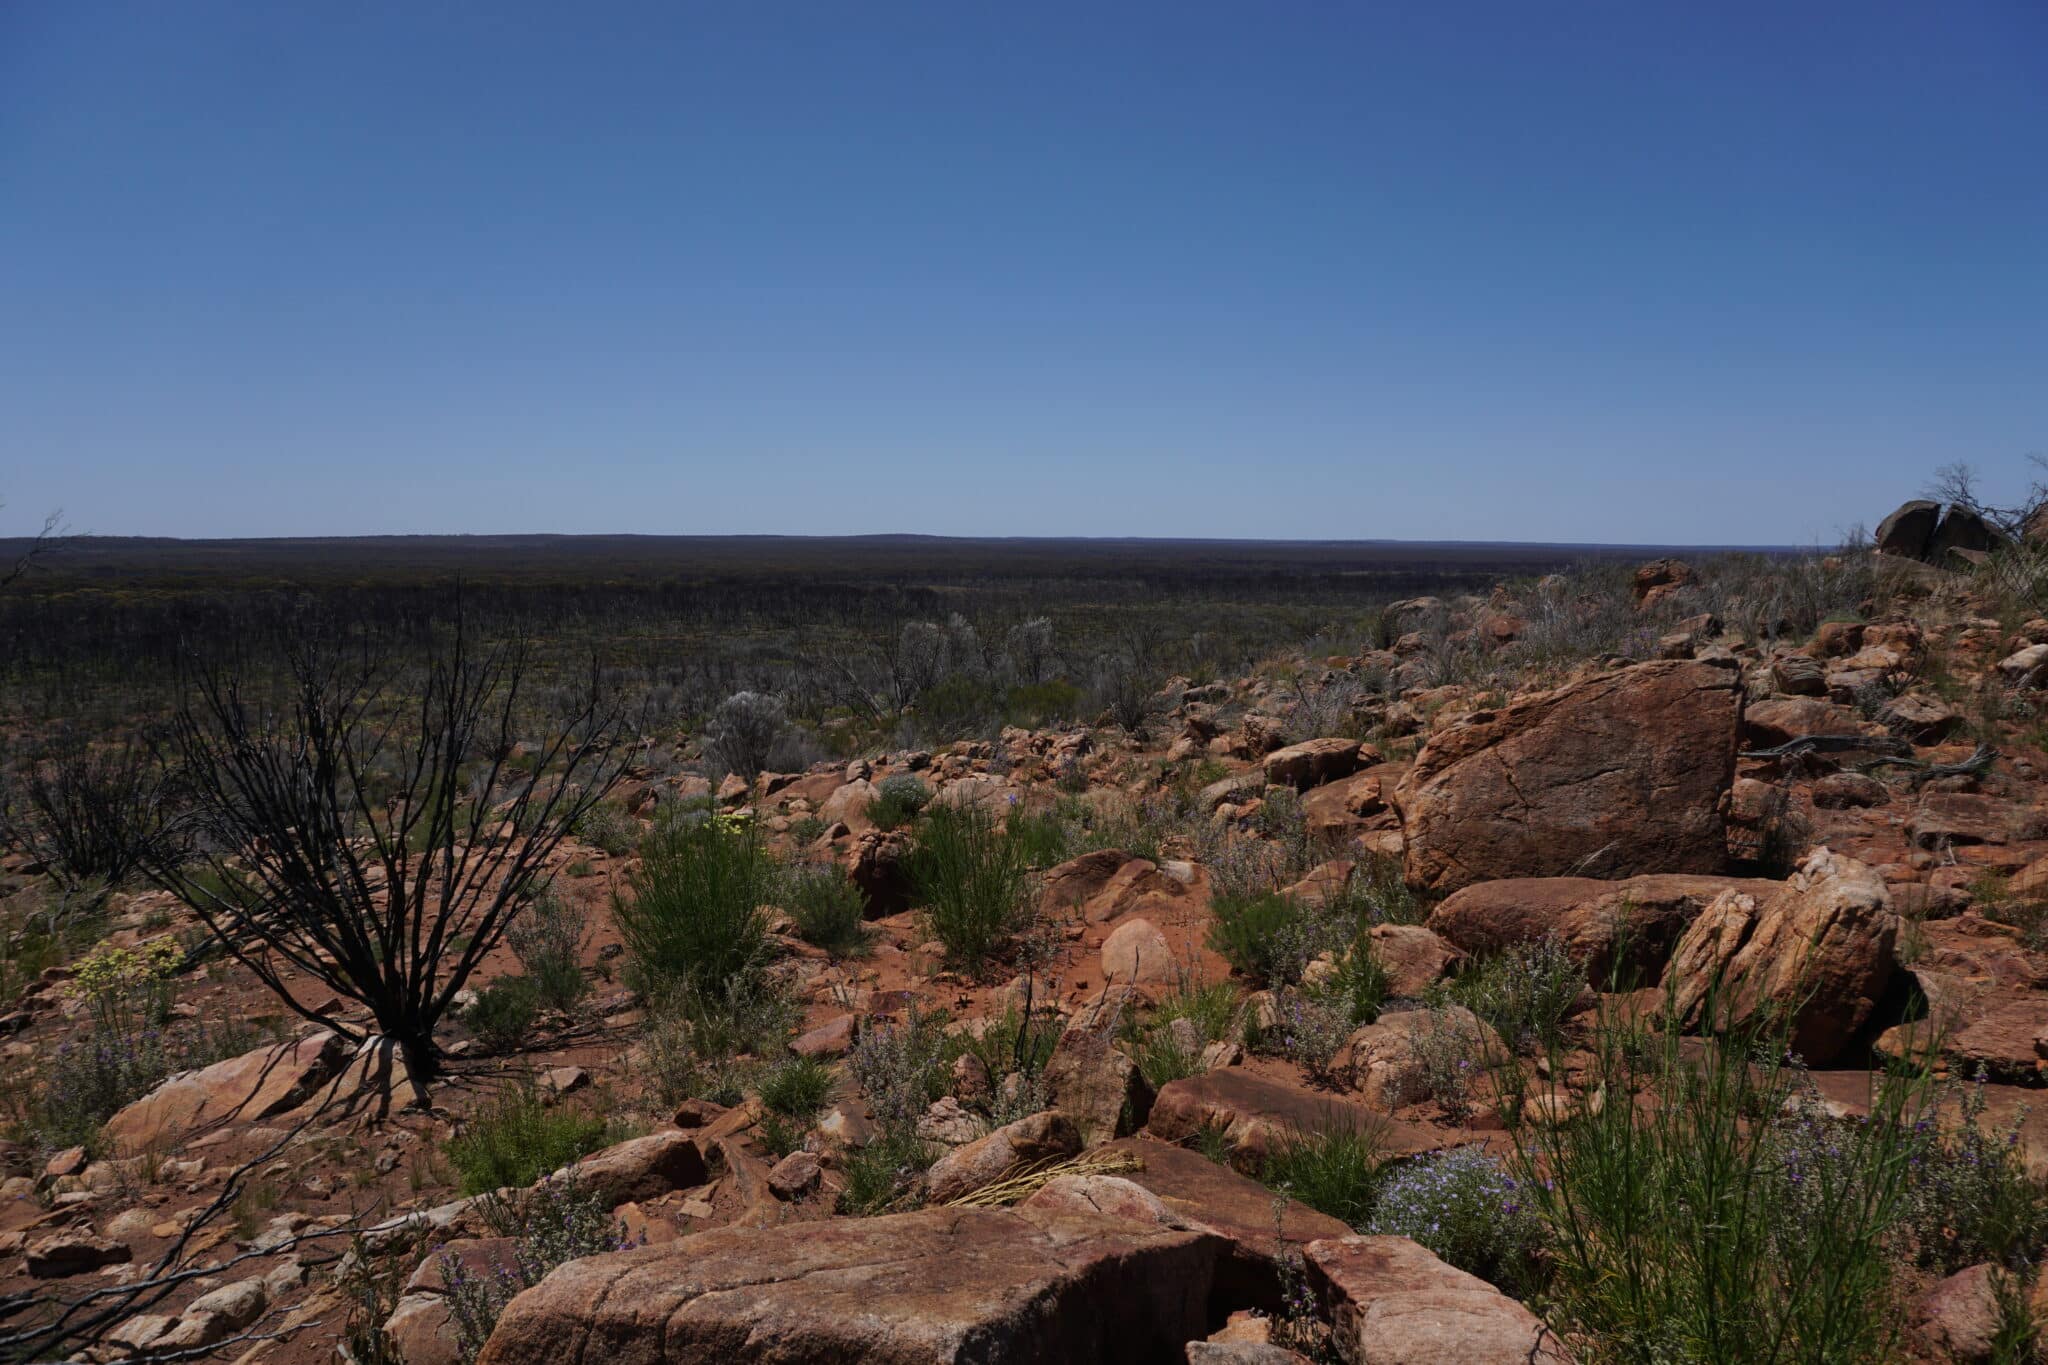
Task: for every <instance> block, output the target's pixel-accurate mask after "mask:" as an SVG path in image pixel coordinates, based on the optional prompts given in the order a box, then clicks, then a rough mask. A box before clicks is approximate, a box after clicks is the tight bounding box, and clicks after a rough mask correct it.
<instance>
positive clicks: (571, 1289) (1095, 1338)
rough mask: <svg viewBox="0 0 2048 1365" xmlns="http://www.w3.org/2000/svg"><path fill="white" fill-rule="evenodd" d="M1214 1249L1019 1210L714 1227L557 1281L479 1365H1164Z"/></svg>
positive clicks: (1210, 1267)
mask: <svg viewBox="0 0 2048 1365" xmlns="http://www.w3.org/2000/svg"><path fill="white" fill-rule="evenodd" d="M1219 1246H1220V1243H1219V1240H1218V1239H1217V1238H1216V1237H1215V1236H1213V1235H1212V1234H1209V1233H1203V1232H1190V1231H1181V1230H1176V1229H1170V1228H1160V1227H1154V1226H1145V1225H1143V1224H1138V1223H1132V1222H1127V1221H1124V1220H1121V1219H1112V1218H1101V1217H1094V1216H1089V1215H1084V1214H1078V1213H1071V1212H1046V1211H1038V1210H1029V1209H1025V1210H1012V1209H924V1210H921V1211H919V1212H916V1213H904V1214H895V1215H892V1216H889V1217H884V1218H868V1219H846V1220H831V1221H827V1222H820V1223H810V1224H806V1225H805V1227H804V1229H803V1231H802V1235H801V1236H793V1235H791V1232H790V1230H789V1229H787V1228H760V1229H737V1228H723V1229H718V1230H716V1231H711V1232H703V1233H698V1234H697V1235H695V1236H692V1237H684V1238H681V1239H679V1240H677V1241H674V1242H668V1243H664V1244H662V1245H659V1246H651V1247H644V1248H640V1249H638V1250H634V1251H624V1252H617V1253H614V1254H611V1255H605V1256H593V1257H589V1258H588V1259H585V1260H579V1261H572V1262H570V1263H569V1264H567V1265H565V1266H563V1267H561V1268H560V1269H559V1270H556V1271H555V1272H554V1273H553V1274H551V1275H549V1276H548V1277H547V1278H546V1279H545V1280H543V1281H542V1282H541V1283H540V1284H538V1285H536V1286H535V1287H534V1288H532V1289H530V1290H528V1291H526V1292H525V1293H523V1294H521V1295H520V1296H519V1297H518V1298H516V1299H514V1300H513V1301H512V1303H511V1304H510V1305H509V1306H508V1307H507V1308H506V1309H505V1312H504V1315H503V1316H502V1317H501V1318H500V1319H499V1320H498V1326H497V1329H496V1330H495V1331H494V1332H492V1334H491V1339H490V1341H489V1343H488V1344H487V1345H486V1346H485V1347H484V1350H483V1353H482V1355H481V1356H480V1357H479V1365H562V1362H565V1361H584V1362H598V1361H602V1362H604V1365H686V1362H699V1361H704V1362H719V1363H720V1365H731V1363H733V1362H744V1361H761V1362H775V1365H812V1363H813V1362H816V1363H818V1365H822V1363H823V1362H840V1361H855V1360H858V1361H864V1362H869V1365H949V1363H950V1362H967V1361H973V1362H977V1363H978V1365H1012V1363H1013V1362H1034V1363H1037V1362H1044V1365H1053V1363H1054V1362H1062V1363H1063V1362H1069V1361H1082V1360H1103V1361H1109V1360H1116V1361H1153V1360H1157V1361H1170V1360H1178V1359H1180V1358H1181V1357H1182V1352H1183V1350H1184V1347H1185V1345H1186V1343H1187V1342H1189V1341H1194V1340H1199V1339H1200V1338H1201V1337H1202V1336H1203V1335H1205V1332H1206V1328H1205V1326H1204V1321H1205V1312H1206V1308H1207V1305H1208V1300H1209V1295H1210V1285H1211V1279H1212V1276H1213V1273H1214V1269H1215V1262H1216V1256H1217V1252H1218V1249H1219Z"/></svg>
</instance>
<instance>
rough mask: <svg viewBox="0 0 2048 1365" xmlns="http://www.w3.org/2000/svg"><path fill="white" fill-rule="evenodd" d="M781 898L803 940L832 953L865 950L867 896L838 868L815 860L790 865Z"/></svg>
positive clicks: (853, 954) (851, 953)
mask: <svg viewBox="0 0 2048 1365" xmlns="http://www.w3.org/2000/svg"><path fill="white" fill-rule="evenodd" d="M783 900H784V902H785V905H786V908H787V909H788V910H789V917H790V918H791V919H793V920H795V921H796V932H797V936H798V937H799V938H801V939H803V941H804V942H806V943H810V944H815V945H816V946H818V947H820V948H823V949H824V950H825V951H826V952H828V953H831V954H832V955H833V956H834V957H856V956H859V955H860V954H862V953H864V952H866V951H867V949H868V932H867V923H866V921H867V898H866V897H865V896H863V895H862V894H861V891H860V888H859V887H857V886H855V885H854V884H853V883H852V882H851V881H850V880H848V879H847V876H846V874H845V873H844V872H842V871H841V870H840V869H839V868H837V867H834V866H831V865H829V864H817V863H805V864H801V865H799V866H797V867H794V868H792V869H791V870H790V873H789V884H788V889H787V890H786V891H785V892H784V893H783Z"/></svg>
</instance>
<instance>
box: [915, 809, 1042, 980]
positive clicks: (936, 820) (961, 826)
mask: <svg viewBox="0 0 2048 1365" xmlns="http://www.w3.org/2000/svg"><path fill="white" fill-rule="evenodd" d="M1030 874H1031V865H1030V863H1029V862H1028V861H1027V859H1026V857H1025V854H1024V850H1023V849H1022V848H1021V847H1020V846H1019V845H1018V844H1017V842H1016V840H1014V839H1012V838H1011V837H1010V836H1009V834H1008V833H1007V832H1006V831H1005V830H1004V829H1003V827H1002V824H1001V822H1000V821H999V820H998V819H997V818H996V817H995V816H994V815H991V814H989V813H988V812H987V811H984V810H982V809H980V808H979V807H977V806H969V807H966V808H964V809H954V808H951V807H944V806H942V807H938V808H935V809H933V810H932V811H931V812H930V813H929V814H928V815H926V816H925V819H924V821H923V824H922V826H921V828H920V832H919V836H918V843H917V847H916V849H914V850H913V851H912V853H911V856H910V877H911V882H912V884H913V885H914V886H915V887H916V889H917V894H918V897H919V899H920V900H921V901H922V902H923V903H924V912H925V919H926V922H927V923H928V924H929V925H930V926H931V931H932V933H933V935H934V936H935V937H937V938H938V940H939V942H941V943H942V944H944V945H945V947H946V954H947V956H948V957H949V958H950V959H952V960H953V961H954V962H956V963H959V964H962V965H967V966H972V965H976V964H979V963H981V962H983V961H985V960H986V959H987V958H988V957H989V956H990V955H991V954H992V953H994V952H995V951H996V949H997V948H999V947H1000V946H1001V945H1002V944H1003V943H1004V942H1005V941H1006V940H1007V939H1008V938H1009V936H1010V935H1011V934H1012V933H1013V932H1014V931H1015V930H1016V929H1017V928H1018V927H1020V926H1021V924H1022V923H1023V921H1024V919H1025V917H1026V914H1027V913H1028V909H1029V903H1028V900H1027V893H1028V892H1029V890H1030Z"/></svg>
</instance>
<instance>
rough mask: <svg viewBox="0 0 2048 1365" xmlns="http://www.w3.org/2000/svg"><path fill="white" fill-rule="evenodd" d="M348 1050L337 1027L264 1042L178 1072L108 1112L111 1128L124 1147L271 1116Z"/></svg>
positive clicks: (110, 1136) (112, 1139) (112, 1138)
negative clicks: (266, 1044)
mask: <svg viewBox="0 0 2048 1365" xmlns="http://www.w3.org/2000/svg"><path fill="white" fill-rule="evenodd" d="M347 1057H348V1048H347V1047H346V1045H344V1044H343V1043H342V1041H341V1039H340V1038H338V1037H336V1036H335V1035H334V1034H332V1033H316V1034H314V1035H312V1036H311V1037H308V1038H302V1039H300V1040H298V1041H297V1042H292V1043H279V1044H276V1045H275V1046H272V1047H261V1048H257V1049H256V1050H255V1051H253V1052H247V1053H244V1054H242V1055H241V1056H239V1057H231V1058H229V1059H228V1060H227V1061H224V1062H216V1063H214V1064H213V1065H212V1066H209V1067H206V1068H205V1069H203V1070H200V1071H188V1072H185V1073H183V1074H182V1075H178V1076H173V1077H172V1078H171V1079H169V1080H167V1081H165V1082H164V1083H163V1084H162V1085H160V1086H158V1087H157V1088H156V1089H154V1090H152V1091H150V1092H149V1093H148V1094H147V1095H145V1096H143V1097H142V1098H141V1099H139V1100H136V1101H135V1102H134V1103H133V1104H130V1105H128V1106H127V1107H126V1108H124V1109H122V1110H121V1111H120V1112H119V1113H117V1114H115V1115H114V1116H113V1117H112V1118H111V1119H109V1120H107V1126H106V1129H105V1132H104V1136H105V1138H106V1141H107V1142H108V1143H110V1144H111V1145H112V1146H113V1147H114V1148H116V1149H117V1150H120V1151H141V1150H143V1149H144V1148H148V1147H156V1146H160V1145H164V1144H175V1143H178V1142H181V1141H183V1140H184V1139H186V1138H189V1137H192V1136H195V1135H196V1134H198V1133H199V1132H201V1131H203V1130H205V1129H209V1128H215V1127H218V1126H220V1125H222V1124H225V1123H232V1122H251V1121H254V1120H256V1119H265V1118H269V1117H271V1116H272V1115H274V1114H281V1113H283V1112H284V1111H286V1110H287V1109H290V1108H292V1107H293V1106H294V1105H296V1104H299V1103H300V1102H301V1101H303V1100H305V1099H306V1098H307V1097H308V1096H309V1095H311V1094H312V1093H313V1091H314V1090H315V1089H316V1088H317V1087H318V1086H319V1085H320V1083H321V1082H322V1081H325V1080H326V1079H327V1078H328V1077H329V1076H330V1075H332V1074H333V1073H334V1071H335V1070H336V1068H338V1067H339V1066H340V1065H341V1064H342V1062H343V1061H344V1060H346V1058H347Z"/></svg>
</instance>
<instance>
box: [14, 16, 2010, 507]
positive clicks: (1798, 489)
mask: <svg viewBox="0 0 2048 1365" xmlns="http://www.w3.org/2000/svg"><path fill="white" fill-rule="evenodd" d="M2044 451H2048V5H2043V4H2042V3H2041V0H2006V2H2005V3H1992V2H1985V3H1978V2H1977V0H1943V3H1930V2H1929V0H1798V2H1797V3H1792V4H1786V3H1782V0H1770V2H1769V3H1759V2H1752V0H1720V2H1718V3H1711V4H1707V3H1680V2H1678V0H1672V2H1670V3H1666V2H1665V0H1615V2H1614V3H1590V2H1589V3H1580V2H1579V0H1560V3H1552V4H1537V3H1531V2H1530V0H1492V2H1490V3H1456V2H1455V0H1447V2H1446V3H1441V4H1438V3H1407V2H1404V3H1399V4H1393V3H1385V4H1378V3H1364V0H1356V2H1353V3H1334V4H1333V3H1314V4H1309V3H1277V4H1253V3H1249V2H1248V0H1233V2H1232V3H1225V4H1212V3H1190V2H1189V0H1173V2H1172V3H1162V4H1157V5H1139V4H1101V3H1093V4H1087V5H1080V4H1066V3H1046V2H1044V0H1035V2H1034V3H1029V4H1024V3H1007V4H980V3H966V4H961V3H946V4H939V3H931V4H925V5H918V6H902V5H893V4H887V3H858V4H849V3H845V0H830V3H820V4H815V5H809V4H795V3H788V4H785V3H775V2H774V0H763V3H725V4H715V5H700V4H688V3H679V2H676V0H669V2H666V3H659V4H646V5H627V4H610V3H591V4H581V5H567V4H561V3H546V4H540V3H534V4H512V3H484V2H483V0H477V3H423V2H422V0H405V2H404V3H399V2H397V0H348V2H347V3H338V4H337V3H325V4H314V3H290V2H287V3H279V4H267V3H249V0H236V3H207V2H206V0H178V3H163V2H162V0H140V2H139V3H134V4H115V3H102V2H101V0H8V2H7V3H4V4H0V497H4V498H5V500H6V502H7V504H8V506H7V507H6V509H5V510H4V511H0V534H6V533H14V534H19V533H21V532H24V531H27V530H30V529H33V526H34V524H35V523H36V522H38V521H39V520H40V517H41V514H42V512H44V511H45V510H47V509H48V508H51V507H56V506H61V507H62V508H63V509H64V510H65V512H66V514H67V518H68V520H69V521H70V522H71V523H72V525H73V526H74V527H76V528H77V529H80V530H86V531H94V532H100V533H105V534H130V533H134V534H161V535H188V536H200V535H299V534H352V533H370V532H440V531H564V532H575V531H641V532H678V533H683V532H738V531H745V532H756V531H759V532H774V531H780V532H804V533H842V532H875V531H924V532H936V533H955V534H1019V535H1029V534H1082V535H1166V536H1173V535H1222V536H1259V537H1266V536H1303V537H1361V538H1369V537H1397V538H1414V539H1446V538H1456V539H1520V540H1554V541H1619V542H1663V543H1703V542H1721V543H1726V542H1742V543H1802V544H1803V543H1811V542H1814V541H1816V540H1826V539H1829V538H1831V537H1832V536H1833V535H1834V533H1835V532H1836V531H1837V530H1838V529H1840V528H1842V527H1844V526H1847V525H1849V524H1851V523H1855V522H1864V523H1874V522H1875V521H1876V520H1877V519H1878V518H1879V517H1880V516H1882V515H1883V514H1884V513H1885V512H1886V511H1887V510H1889V508H1890V506H1891V505H1892V504H1893V503H1895V502H1896V501H1897V500H1898V499H1900V498H1902V497H1906V496H1909V495H1911V494H1913V493H1914V492H1915V491H1917V489H1918V488H1919V487H1920V485H1921V484H1922V483H1924V482H1925V480H1926V477H1927V475H1928V474H1929V473H1930V472H1931V471H1932V470H1933V469H1934V467H1936V466H1938V465H1941V464H1944V463H1946V462H1949V461H1953V460H1959V459H1960V460H1968V461H1971V462H1974V463H1976V464H1978V465H1979V466H1980V467H1982V468H1983V469H1984V470H1985V471H1986V472H1987V473H1989V474H1990V475H1992V476H1993V477H1992V484H1993V491H2003V488H2004V487H2006V486H2010V485H2013V484H2016V483H2018V482H2020V481H2022V480H2023V477H2024V463H2025V459H2026V457H2027V456H2028V455H2029V454H2031V453H2036V452H2044Z"/></svg>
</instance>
